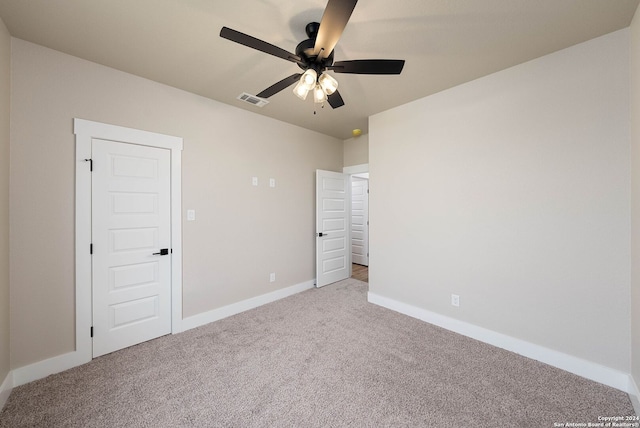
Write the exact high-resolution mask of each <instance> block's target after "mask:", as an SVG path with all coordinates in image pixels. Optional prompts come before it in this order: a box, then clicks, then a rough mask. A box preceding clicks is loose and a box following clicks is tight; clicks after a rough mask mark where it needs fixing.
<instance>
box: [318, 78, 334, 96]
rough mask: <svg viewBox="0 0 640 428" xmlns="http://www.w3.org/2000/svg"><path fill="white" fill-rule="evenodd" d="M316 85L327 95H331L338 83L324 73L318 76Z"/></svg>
mask: <svg viewBox="0 0 640 428" xmlns="http://www.w3.org/2000/svg"><path fill="white" fill-rule="evenodd" d="M318 83H319V84H320V86H322V89H323V90H324V92H325V93H326V94H327V95H331V94H333V93H334V92H335V91H336V90H337V89H338V81H337V80H336V79H334V78H333V77H332V76H329V75H328V74H326V73H324V74H322V75H321V76H320V78H319V79H318Z"/></svg>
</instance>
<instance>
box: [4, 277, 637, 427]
mask: <svg viewBox="0 0 640 428" xmlns="http://www.w3.org/2000/svg"><path fill="white" fill-rule="evenodd" d="M366 291H367V285H366V284H365V283H363V282H360V281H357V280H353V279H350V280H346V281H343V282H340V283H337V284H333V285H330V286H327V287H324V288H322V289H314V290H309V291H306V292H303V293H300V294H297V295H295V296H292V297H289V298H287V299H283V300H280V301H278V302H275V303H272V304H269V305H265V306H262V307H260V308H256V309H253V310H250V311H247V312H245V313H242V314H239V315H236V316H233V317H229V318H227V319H224V320H221V321H218V322H215V323H212V324H209V325H206V326H203V327H200V328H197V329H193V330H190V331H187V332H184V333H181V334H177V335H172V336H166V337H163V338H160V339H156V340H153V341H149V342H146V343H143V344H140V345H137V346H134V347H131V348H128V349H124V350H122V351H119V352H115V353H112V354H109V355H105V356H103V357H100V358H96V359H94V360H93V361H92V362H90V363H88V364H85V365H83V366H80V367H76V368H74V369H71V370H68V371H66V372H63V373H59V374H56V375H53V376H49V377H47V378H45V379H42V380H39V381H36V382H32V383H30V384H27V385H24V386H21V387H18V388H15V389H14V390H13V392H12V394H11V396H10V397H9V400H8V402H7V404H6V406H5V408H4V410H3V411H2V413H0V427H12V428H14V427H344V426H349V427H473V428H477V427H553V426H554V423H558V424H559V423H563V424H565V423H567V422H569V423H585V424H586V423H588V422H597V421H598V416H624V415H632V414H633V409H632V406H631V403H630V401H629V398H628V396H627V395H626V394H625V393H623V392H620V391H617V390H615V389H612V388H609V387H606V386H604V385H601V384H598V383H594V382H591V381H588V380H585V379H583V378H580V377H578V376H575V375H572V374H570V373H567V372H564V371H561V370H558V369H555V368H553V367H549V366H547V365H545V364H541V363H539V362H536V361H533V360H529V359H527V358H524V357H521V356H518V355H515V354H513V353H510V352H507V351H504V350H501V349H498V348H495V347H492V346H489V345H486V344H483V343H481V342H478V341H475V340H473V339H469V338H467V337H464V336H460V335H457V334H454V333H451V332H449V331H446V330H443V329H441V328H438V327H435V326H432V325H429V324H426V323H423V322H421V321H418V320H415V319H412V318H409V317H406V316H404V315H400V314H397V313H394V312H392V311H389V310H386V309H384V308H381V307H378V306H375V305H371V304H369V303H367V301H366Z"/></svg>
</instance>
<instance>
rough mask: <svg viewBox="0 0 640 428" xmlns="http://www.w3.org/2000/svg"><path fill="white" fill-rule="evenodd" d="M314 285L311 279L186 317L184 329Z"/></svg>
mask: <svg viewBox="0 0 640 428" xmlns="http://www.w3.org/2000/svg"><path fill="white" fill-rule="evenodd" d="M313 287H314V280H311V281H307V282H303V283H300V284H297V285H292V286H291V287H287V288H283V289H280V290H276V291H272V292H271V293H267V294H263V295H261V296H257V297H252V298H251V299H247V300H243V301H241V302H238V303H232V304H230V305H227V306H223V307H221V308H218V309H213V310H211V311H208V312H203V313H201V314H198V315H194V316H191V317H188V318H185V319H183V320H182V331H186V330H190V329H192V328H196V327H200V326H202V325H205V324H209V323H211V322H214V321H218V320H221V319H223V318H227V317H230V316H232V315H236V314H239V313H241V312H244V311H248V310H249V309H253V308H257V307H258V306H262V305H266V304H267V303H271V302H275V301H276V300H280V299H284V298H285V297H289V296H292V295H294V294H297V293H300V292H302V291H305V290H309V289H311V288H313Z"/></svg>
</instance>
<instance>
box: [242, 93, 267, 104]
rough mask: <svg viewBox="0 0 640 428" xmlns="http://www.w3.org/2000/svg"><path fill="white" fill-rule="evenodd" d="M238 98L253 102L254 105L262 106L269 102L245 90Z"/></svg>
mask: <svg viewBox="0 0 640 428" xmlns="http://www.w3.org/2000/svg"><path fill="white" fill-rule="evenodd" d="M238 99H239V100H240V101H244V102H245V103H249V104H253V105H254V106H258V107H264V106H266V105H267V104H269V101H267V100H265V99H264V98H258V97H256V96H255V95H251V94H247V93H246V92H243V93H241V94H240V95H238Z"/></svg>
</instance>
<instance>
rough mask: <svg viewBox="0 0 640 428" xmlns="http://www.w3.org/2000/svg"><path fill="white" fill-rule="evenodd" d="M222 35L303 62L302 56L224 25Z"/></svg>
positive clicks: (281, 56) (283, 57) (290, 59)
mask: <svg viewBox="0 0 640 428" xmlns="http://www.w3.org/2000/svg"><path fill="white" fill-rule="evenodd" d="M220 37H222V38H224V39H227V40H231V41H232V42H236V43H240V44H241V45H245V46H248V47H250V48H253V49H256V50H259V51H261V52H264V53H268V54H269V55H273V56H277V57H278V58H282V59H286V60H287V61H291V62H296V63H299V64H303V62H302V58H300V57H299V56H298V55H296V54H292V53H291V52H287V51H285V50H284V49H282V48H279V47H277V46H274V45H272V44H271V43H267V42H265V41H263V40H260V39H256V38H255V37H252V36H250V35H248V34H244V33H241V32H240V31H236V30H232V29H231V28H227V27H222V30H220Z"/></svg>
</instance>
